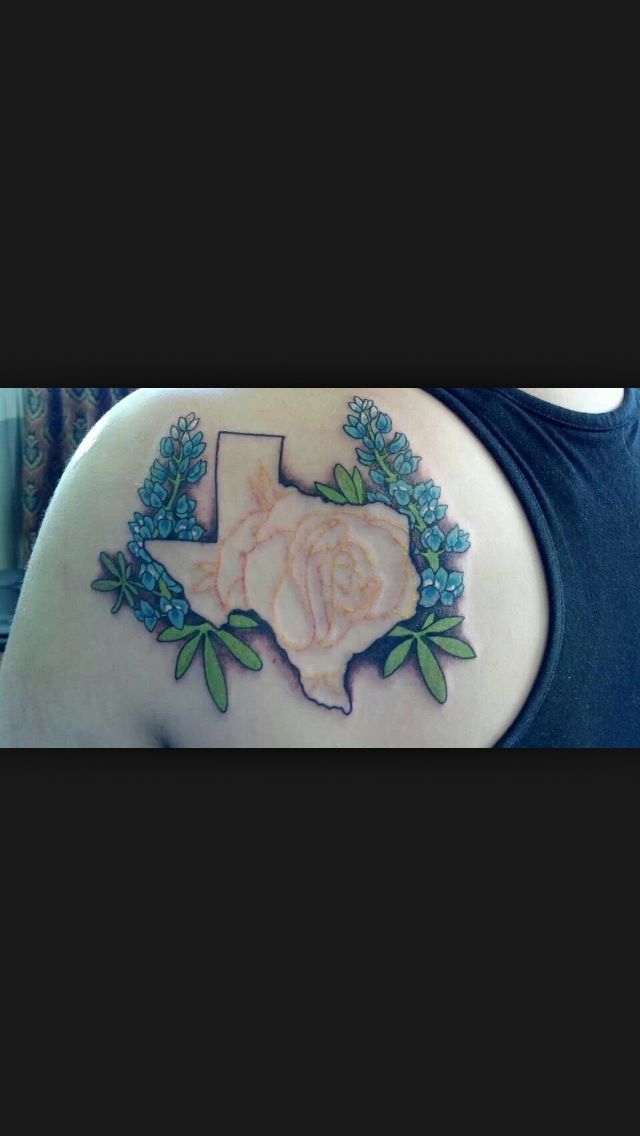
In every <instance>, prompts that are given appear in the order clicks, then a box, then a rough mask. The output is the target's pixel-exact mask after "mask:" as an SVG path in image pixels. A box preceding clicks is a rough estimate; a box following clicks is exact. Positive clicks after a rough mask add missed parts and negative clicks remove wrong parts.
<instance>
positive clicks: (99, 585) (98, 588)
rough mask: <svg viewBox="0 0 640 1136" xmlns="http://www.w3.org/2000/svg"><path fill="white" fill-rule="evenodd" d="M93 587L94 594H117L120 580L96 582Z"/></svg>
mask: <svg viewBox="0 0 640 1136" xmlns="http://www.w3.org/2000/svg"><path fill="white" fill-rule="evenodd" d="M91 587H92V588H93V590H94V592H115V590H116V588H119V587H120V583H119V581H118V580H94V581H93V583H92V585H91Z"/></svg>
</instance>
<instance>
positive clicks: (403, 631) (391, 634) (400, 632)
mask: <svg viewBox="0 0 640 1136" xmlns="http://www.w3.org/2000/svg"><path fill="white" fill-rule="evenodd" d="M413 634H414V633H413V631H409V628H408V627H401V626H400V625H398V626H397V627H394V629H393V631H388V632H387V635H386V638H387V639H403V638H405V636H407V635H413Z"/></svg>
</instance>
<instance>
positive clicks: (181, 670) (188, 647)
mask: <svg viewBox="0 0 640 1136" xmlns="http://www.w3.org/2000/svg"><path fill="white" fill-rule="evenodd" d="M200 638H201V636H200V635H194V636H193V639H190V640H189V642H188V643H185V645H184V647H183V648H182V650H181V652H180V654H179V655H178V661H177V663H176V678H183V677H184V675H186V673H187V671H188V670H189V667H190V666H191V664H192V662H193V660H194V659H195V657H196V653H197V650H198V647H199V646H200Z"/></svg>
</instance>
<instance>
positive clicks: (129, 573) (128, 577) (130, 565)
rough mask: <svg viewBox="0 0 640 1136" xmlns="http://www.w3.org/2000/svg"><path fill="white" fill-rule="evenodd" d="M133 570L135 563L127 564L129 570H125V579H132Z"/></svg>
mask: <svg viewBox="0 0 640 1136" xmlns="http://www.w3.org/2000/svg"><path fill="white" fill-rule="evenodd" d="M132 571H133V565H132V564H127V570H126V572H125V574H124V575H125V579H126V580H130V579H131V573H132Z"/></svg>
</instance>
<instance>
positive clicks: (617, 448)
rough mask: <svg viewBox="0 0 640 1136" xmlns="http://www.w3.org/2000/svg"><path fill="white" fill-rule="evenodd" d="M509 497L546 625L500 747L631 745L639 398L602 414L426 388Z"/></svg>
mask: <svg viewBox="0 0 640 1136" xmlns="http://www.w3.org/2000/svg"><path fill="white" fill-rule="evenodd" d="M425 389H428V390H429V393H430V394H432V395H433V396H434V397H435V398H437V399H438V400H439V401H440V402H442V403H444V404H445V406H448V407H449V408H450V409H451V410H453V411H454V413H455V414H457V415H458V416H459V417H460V418H461V419H462V421H463V422H465V423H466V425H467V426H469V427H470V429H471V430H472V431H473V432H474V433H475V434H476V435H477V436H478V438H479V439H480V440H481V441H482V442H483V443H484V445H485V446H486V448H487V449H488V450H489V452H490V453H491V454H492V455H493V457H494V458H495V459H496V461H497V462H498V464H499V465H500V467H501V468H502V470H503V471H504V473H505V474H506V476H507V478H508V479H509V481H510V483H511V485H512V486H513V488H514V490H515V492H516V493H517V495H518V497H519V499H520V501H521V502H522V505H523V506H524V509H525V511H526V513H527V516H528V518H529V521H530V523H531V525H532V528H533V531H534V534H535V536H536V539H537V541H538V545H539V548H540V552H541V555H542V559H543V562H544V567H545V572H546V576H547V584H548V588H549V597H550V605H551V624H550V632H549V640H548V643H547V649H546V653H545V658H544V662H543V665H542V668H541V670H540V673H539V675H538V678H537V680H536V683H535V685H534V688H533V690H532V691H531V694H530V696H529V699H528V701H527V704H526V706H525V707H524V709H523V711H522V713H521V714H520V715H519V717H518V718H517V720H516V721H515V722H514V724H513V725H512V726H511V728H510V729H509V730H508V731H507V733H506V734H505V736H504V738H503V739H502V740H501V741H500V742H499V743H498V744H499V746H500V747H506V748H513V747H518V748H527V749H538V748H543V747H544V748H546V747H552V748H559V747H566V748H571V747H586V748H590V747H594V748H595V747H615V748H631V747H636V746H640V564H639V560H640V396H639V391H638V389H637V388H629V389H627V391H626V396H625V400H624V403H623V405H622V406H621V407H620V408H619V409H617V410H614V411H611V412H610V413H606V414H584V413H581V412H577V411H573V410H566V409H564V408H560V407H557V406H553V405H551V404H549V403H547V402H543V401H542V400H541V399H538V398H534V397H533V396H532V395H528V394H525V393H524V392H523V391H519V390H514V389H512V388H510V387H509V388H507V387H493V388H489V389H486V388H473V387H454V388H451V389H445V388H425Z"/></svg>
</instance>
